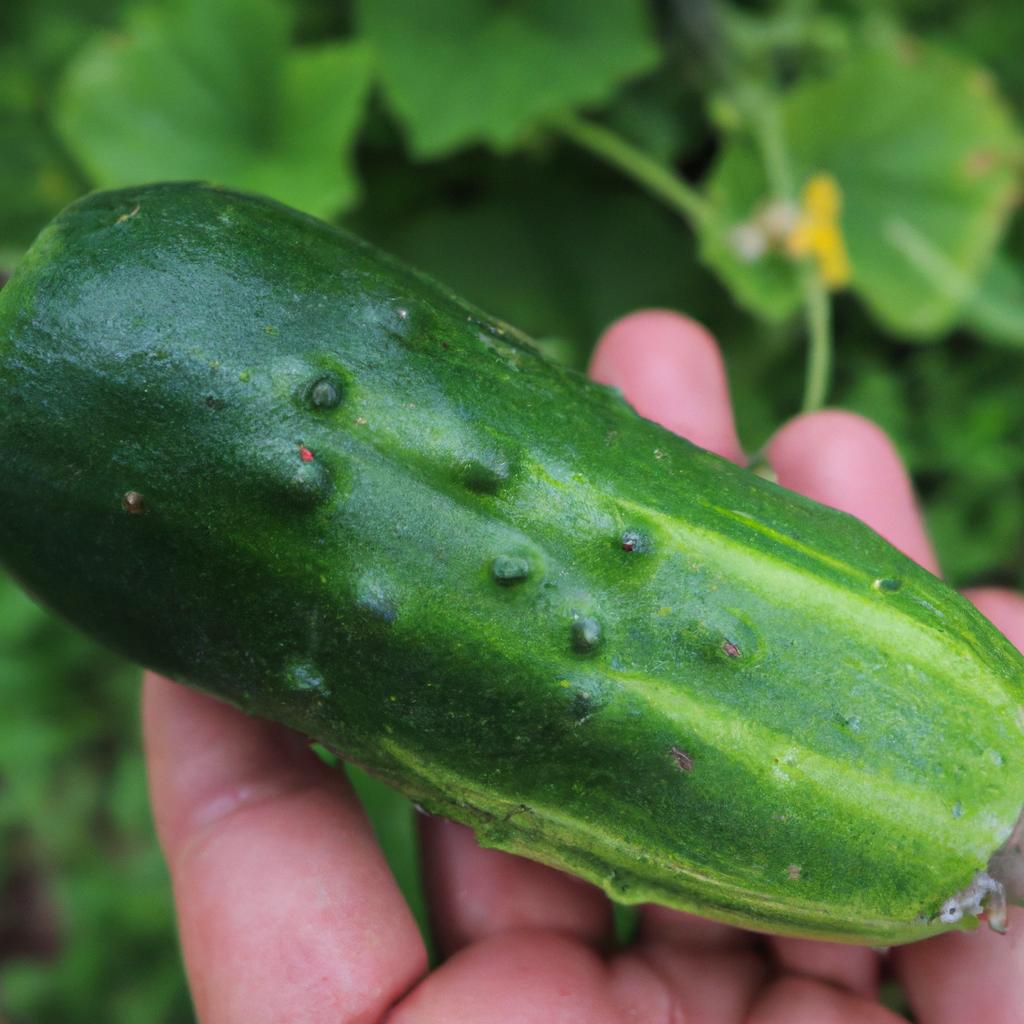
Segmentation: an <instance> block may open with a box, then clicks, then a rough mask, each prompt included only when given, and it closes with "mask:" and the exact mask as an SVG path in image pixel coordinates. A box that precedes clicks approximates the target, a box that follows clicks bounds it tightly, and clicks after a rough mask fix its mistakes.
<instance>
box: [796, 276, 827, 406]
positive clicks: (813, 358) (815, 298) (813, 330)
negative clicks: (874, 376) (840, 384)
mask: <svg viewBox="0 0 1024 1024" xmlns="http://www.w3.org/2000/svg"><path fill="white" fill-rule="evenodd" d="M800 277H801V282H800V284H801V288H802V290H803V296H804V308H805V315H806V318H807V370H806V373H805V375H804V399H803V402H802V403H801V406H800V409H801V412H813V411H814V410H815V409H820V408H821V407H822V406H823V405H824V404H825V402H826V400H827V399H828V388H829V383H830V381H831V379H832V304H831V303H830V302H829V298H828V292H827V291H826V290H825V286H824V285H823V284H822V283H821V279H820V278H819V276H818V271H817V269H816V268H815V267H811V266H806V267H803V268H801V273H800Z"/></svg>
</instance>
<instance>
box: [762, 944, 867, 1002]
mask: <svg viewBox="0 0 1024 1024" xmlns="http://www.w3.org/2000/svg"><path fill="white" fill-rule="evenodd" d="M771 946H772V950H773V952H774V954H775V960H776V962H777V963H778V965H779V967H781V968H782V970H783V971H785V972H787V973H789V974H803V975H807V976H808V977H812V978H818V979H820V980H823V981H828V982H831V983H832V984H833V985H839V986H840V987H842V988H844V989H847V990H848V991H850V992H856V993H858V994H859V995H862V996H865V997H866V998H868V999H874V998H875V997H876V996H877V995H878V977H879V973H880V971H881V958H880V957H879V955H878V954H877V953H875V952H874V951H873V950H871V949H866V948H864V947H862V946H850V945H846V944H844V943H840V942H815V941H813V940H812V939H790V938H776V939H774V940H773V941H772V943H771Z"/></svg>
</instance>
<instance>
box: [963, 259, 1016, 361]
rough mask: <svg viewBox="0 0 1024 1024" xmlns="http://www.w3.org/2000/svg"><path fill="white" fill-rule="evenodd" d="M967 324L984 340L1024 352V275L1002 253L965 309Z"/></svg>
mask: <svg viewBox="0 0 1024 1024" xmlns="http://www.w3.org/2000/svg"><path fill="white" fill-rule="evenodd" d="M963 323H964V326H965V327H968V328H970V329H971V330H972V331H974V332H975V333H976V334H977V335H978V336H979V337H980V338H981V339H982V340H984V341H988V342H991V343H992V344H996V345H1006V346H1009V347H1011V348H1024V272H1022V271H1021V268H1020V266H1019V264H1018V263H1016V262H1015V261H1013V260H1012V259H1011V258H1010V257H1009V256H1007V255H1005V254H1003V253H999V254H997V255H996V257H995V259H993V260H992V263H991V264H990V265H989V268H988V271H987V272H986V273H985V275H984V276H983V277H982V279H981V284H980V285H979V286H978V289H977V291H976V292H975V293H974V294H973V295H972V296H971V298H970V299H969V300H968V302H967V305H966V306H965V308H964V317H963Z"/></svg>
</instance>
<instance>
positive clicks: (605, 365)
mask: <svg viewBox="0 0 1024 1024" xmlns="http://www.w3.org/2000/svg"><path fill="white" fill-rule="evenodd" d="M590 376H591V377H593V378H594V380H597V381H600V382H601V383H602V384H610V385H612V386H613V387H617V388H620V389H621V390H622V393H623V395H624V396H625V398H626V401H627V402H629V404H630V405H632V406H633V408H634V409H636V411H637V412H638V413H640V415H641V416H644V417H646V418H647V419H649V420H653V421H654V422H655V423H660V424H661V425H662V426H663V427H666V428H667V429H668V430H671V431H673V432H674V433H676V434H680V435H682V436H683V437H685V438H688V439H689V440H690V441H692V442H693V443H694V444H696V445H700V446H701V447H702V448H707V449H709V450H710V451H713V452H716V453H717V454H719V455H722V456H724V457H725V458H727V459H731V460H732V461H733V462H743V461H744V459H743V451H742V449H741V448H740V443H739V439H738V438H737V436H736V425H735V423H734V422H733V415H732V405H731V403H730V402H729V384H728V381H727V379H726V375H725V366H724V364H723V362H722V354H721V352H720V351H719V349H718V345H717V344H715V340H714V338H712V337H711V335H710V334H708V332H707V331H706V330H705V329H704V328H703V327H702V326H701V325H700V324H698V323H697V322H696V321H694V320H691V319H689V317H685V316H680V315H679V314H678V313H670V312H667V311H664V310H648V311H647V312H643V313H634V314H632V315H631V316H627V317H623V318H622V319H621V320H619V321H617V322H616V323H614V324H612V326H611V327H609V328H608V330H607V331H606V332H605V333H604V336H603V337H602V338H601V340H600V341H599V342H598V344H597V348H596V349H595V350H594V355H593V357H592V358H591V361H590Z"/></svg>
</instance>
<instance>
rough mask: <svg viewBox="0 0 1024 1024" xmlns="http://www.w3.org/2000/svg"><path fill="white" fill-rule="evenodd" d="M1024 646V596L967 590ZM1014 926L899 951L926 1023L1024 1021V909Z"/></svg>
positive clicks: (1015, 913) (1016, 911) (901, 969)
mask: <svg viewBox="0 0 1024 1024" xmlns="http://www.w3.org/2000/svg"><path fill="white" fill-rule="evenodd" d="M967 596H968V597H970V598H971V600H972V601H974V603H975V604H976V605H977V606H978V608H979V609H980V610H981V611H982V612H983V613H984V614H985V615H986V616H987V617H988V618H989V619H990V620H991V621H992V623H993V624H994V625H995V626H996V627H997V628H998V629H1000V630H1002V632H1003V633H1004V634H1005V635H1006V637H1007V638H1008V639H1009V640H1010V641H1011V642H1012V643H1014V644H1016V645H1017V647H1018V648H1020V649H1021V650H1024V596H1022V595H1020V594H1015V593H1012V592H1011V591H1007V590H999V589H996V588H984V589H980V590H973V591H969V592H968V594H967ZM1009 926H1010V927H1009V931H1008V932H1007V934H1006V935H997V934H996V933H995V932H993V931H991V930H989V929H988V928H986V927H985V926H984V925H983V926H982V927H981V929H980V930H979V931H977V932H973V933H967V934H965V933H963V932H953V933H950V934H947V935H941V936H939V937H938V938H935V939H928V940H927V941H925V942H915V943H913V944H912V945H909V946H901V947H899V948H898V949H896V950H894V951H893V954H892V958H893V962H894V964H895V967H896V970H897V973H898V974H899V976H900V979H901V980H902V982H903V985H904V988H905V989H906V991H907V995H908V997H909V998H910V1002H911V1005H912V1006H913V1008H914V1012H915V1013H916V1014H917V1016H918V1019H919V1020H920V1021H921V1022H922V1024H960V1022H962V1021H967V1020H978V1021H985V1022H986V1024H1024V998H1022V996H1021V982H1020V979H1021V978H1022V977H1024V909H1022V908H1018V907H1014V908H1011V910H1010V915H1009Z"/></svg>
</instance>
